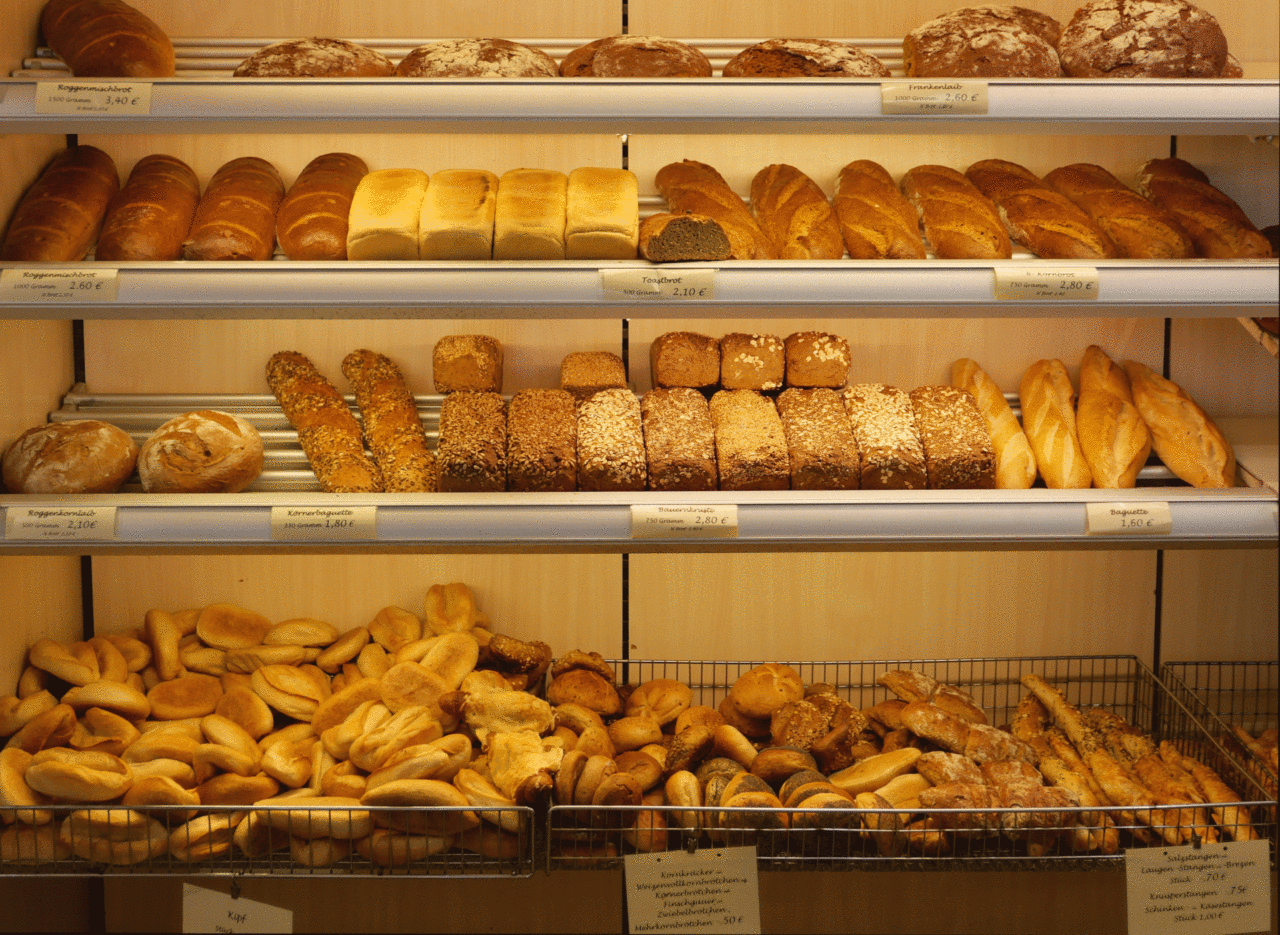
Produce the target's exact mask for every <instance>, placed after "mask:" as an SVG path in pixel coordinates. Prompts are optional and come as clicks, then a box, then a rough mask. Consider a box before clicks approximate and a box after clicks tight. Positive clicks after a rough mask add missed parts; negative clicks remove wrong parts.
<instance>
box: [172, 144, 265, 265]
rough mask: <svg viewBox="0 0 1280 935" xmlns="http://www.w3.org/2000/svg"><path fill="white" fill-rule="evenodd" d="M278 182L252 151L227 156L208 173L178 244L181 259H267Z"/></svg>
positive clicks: (263, 162)
mask: <svg viewBox="0 0 1280 935" xmlns="http://www.w3.org/2000/svg"><path fill="white" fill-rule="evenodd" d="M283 198H284V182H282V181H281V180H280V173H279V172H277V171H276V167H275V166H273V165H272V164H271V163H269V162H267V160H265V159H259V158H258V157H257V156H242V157H240V158H239V159H232V160H231V161H230V162H228V163H226V164H225V165H223V166H222V167H220V168H219V169H218V171H217V172H215V173H214V175H213V178H212V179H210V180H209V185H208V187H207V188H206V189H205V191H204V195H203V197H201V199H200V204H199V205H198V206H197V208H196V216H195V218H194V219H193V220H192V222H191V230H190V232H189V233H188V235H187V240H186V242H185V243H183V245H182V256H183V258H184V259H187V260H269V259H271V254H272V251H273V248H274V247H275V242H276V212H277V211H278V210H279V208H280V202H281V200H283Z"/></svg>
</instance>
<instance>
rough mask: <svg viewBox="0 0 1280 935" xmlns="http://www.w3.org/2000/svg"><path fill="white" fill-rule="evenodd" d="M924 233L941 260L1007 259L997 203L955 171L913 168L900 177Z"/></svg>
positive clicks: (1009, 251)
mask: <svg viewBox="0 0 1280 935" xmlns="http://www.w3.org/2000/svg"><path fill="white" fill-rule="evenodd" d="M901 185H902V193H903V194H904V195H906V196H907V200H908V201H910V202H911V203H912V204H913V205H915V209H916V212H917V213H918V214H919V215H920V223H921V225H922V226H923V227H924V236H925V239H926V240H927V241H928V243H929V245H930V246H931V247H932V248H933V253H934V256H936V257H938V259H940V260H967V259H973V260H1002V259H1003V260H1007V259H1009V258H1010V257H1012V256H1013V245H1012V244H1011V243H1010V242H1009V234H1008V232H1007V231H1006V230H1005V227H1004V223H1003V222H1002V221H1001V220H1000V214H999V212H998V211H997V210H996V206H995V205H993V204H992V203H991V201H990V200H989V199H987V198H986V197H985V196H984V195H983V194H982V192H980V191H978V189H977V188H975V187H974V185H973V183H972V182H970V181H969V180H968V179H966V178H965V177H964V176H963V175H961V174H960V173H959V172H957V171H956V170H955V169H950V168H947V167H946V166H931V165H926V166H916V167H915V168H914V169H910V170H908V171H907V173H906V175H904V176H903V177H902V183H901Z"/></svg>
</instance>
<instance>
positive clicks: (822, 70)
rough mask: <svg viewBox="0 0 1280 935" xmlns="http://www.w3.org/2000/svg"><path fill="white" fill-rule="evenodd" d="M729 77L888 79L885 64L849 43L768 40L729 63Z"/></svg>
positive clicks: (815, 40) (725, 70) (724, 70)
mask: <svg viewBox="0 0 1280 935" xmlns="http://www.w3.org/2000/svg"><path fill="white" fill-rule="evenodd" d="M720 73H721V75H723V76H724V77H725V78H792V77H806V78H888V77H889V76H890V74H891V72H890V71H889V69H888V68H887V67H886V66H885V64H884V62H882V61H880V59H878V58H876V57H875V56H874V55H872V54H870V53H869V52H864V51H863V50H862V49H859V48H858V47H857V46H854V45H849V44H848V43H847V42H833V41H832V40H830V39H766V40H765V41H764V42H757V43H756V44H755V45H752V46H748V47H747V48H745V49H743V50H742V51H741V52H739V53H738V54H737V55H735V56H734V57H733V58H731V59H729V61H728V62H726V63H725V66H724V68H723V69H722V70H721V72H720Z"/></svg>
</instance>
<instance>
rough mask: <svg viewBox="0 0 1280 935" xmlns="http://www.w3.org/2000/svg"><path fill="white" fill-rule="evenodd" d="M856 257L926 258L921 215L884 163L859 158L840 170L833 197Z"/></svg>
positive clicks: (844, 234)
mask: <svg viewBox="0 0 1280 935" xmlns="http://www.w3.org/2000/svg"><path fill="white" fill-rule="evenodd" d="M832 204H833V206H834V207H835V209H836V219H837V220H838V221H839V223H840V235H841V236H842V237H843V238H844V245H845V248H846V249H847V250H848V251H849V256H850V257H852V258H853V259H855V260H884V259H890V260H923V259H924V258H925V249H924V241H923V240H921V238H920V216H919V215H918V214H916V209H915V208H914V207H912V205H911V202H909V201H907V199H906V198H905V197H904V196H903V194H902V192H901V191H900V190H899V189H898V186H897V185H896V184H895V183H894V181H893V176H891V175H890V174H889V173H888V172H887V171H886V170H885V168H884V167H883V166H881V165H880V164H878V163H875V162H872V161H871V160H869V159H858V160H855V161H854V162H851V163H849V164H848V165H847V166H845V167H844V168H843V169H841V170H840V177H839V178H838V179H837V181H836V196H835V198H834V199H833V200H832Z"/></svg>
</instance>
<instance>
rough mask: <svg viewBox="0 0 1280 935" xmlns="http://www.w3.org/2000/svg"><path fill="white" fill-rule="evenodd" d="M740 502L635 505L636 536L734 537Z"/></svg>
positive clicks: (634, 530)
mask: <svg viewBox="0 0 1280 935" xmlns="http://www.w3.org/2000/svg"><path fill="white" fill-rule="evenodd" d="M737 535H738V505H737V504H736V503H729V504H718V505H716V506H640V505H636V504H633V505H632V507H631V538H632V539H732V538H735V537H737Z"/></svg>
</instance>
